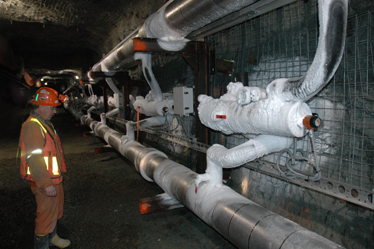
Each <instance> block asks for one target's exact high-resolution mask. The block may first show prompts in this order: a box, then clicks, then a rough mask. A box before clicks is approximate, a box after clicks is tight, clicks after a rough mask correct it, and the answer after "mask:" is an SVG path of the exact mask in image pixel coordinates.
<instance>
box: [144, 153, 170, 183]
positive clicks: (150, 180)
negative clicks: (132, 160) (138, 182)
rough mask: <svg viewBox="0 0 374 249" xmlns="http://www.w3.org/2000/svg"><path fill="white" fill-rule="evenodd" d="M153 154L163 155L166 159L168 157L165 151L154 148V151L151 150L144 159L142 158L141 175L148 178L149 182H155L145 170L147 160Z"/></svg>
mask: <svg viewBox="0 0 374 249" xmlns="http://www.w3.org/2000/svg"><path fill="white" fill-rule="evenodd" d="M153 155H159V156H162V157H165V158H166V159H167V158H168V157H167V155H165V153H163V152H161V151H159V150H154V151H151V152H149V153H147V155H145V156H144V157H143V158H142V160H140V162H139V172H140V174H141V176H142V177H143V178H144V179H146V180H147V181H149V182H154V181H153V179H152V178H150V177H149V176H148V175H147V173H146V172H145V169H146V162H147V161H148V159H149V157H150V156H153Z"/></svg>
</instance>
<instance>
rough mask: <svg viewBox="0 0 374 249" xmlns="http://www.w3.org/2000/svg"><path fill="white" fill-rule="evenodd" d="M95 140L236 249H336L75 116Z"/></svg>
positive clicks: (227, 190) (159, 155)
mask: <svg viewBox="0 0 374 249" xmlns="http://www.w3.org/2000/svg"><path fill="white" fill-rule="evenodd" d="M78 118H79V119H80V120H81V121H82V122H83V123H84V124H86V125H87V126H89V127H90V128H91V129H92V130H93V131H94V132H95V133H96V134H97V135H98V136H100V137H101V138H103V139H104V140H105V141H106V142H107V143H108V144H109V145H110V146H112V147H113V148H115V149H116V150H117V151H118V152H120V153H121V154H122V155H123V156H124V157H126V158H127V159H128V160H130V161H131V162H132V163H134V165H135V168H136V170H137V171H138V172H140V173H141V174H142V175H143V176H145V178H146V179H148V180H149V181H155V182H156V183H157V184H158V185H159V186H160V187H161V188H162V189H163V190H164V191H165V192H166V193H167V194H168V195H170V196H172V197H174V198H175V199H177V200H179V201H180V202H181V203H182V204H183V205H184V206H185V207H187V208H188V209H189V210H191V211H192V212H194V213H195V214H196V215H197V216H198V217H200V218H201V219H202V220H203V221H204V222H206V223H207V224H208V225H210V226H211V227H213V228H214V229H215V230H216V231H217V232H219V233H220V234H221V235H223V236H224V237H225V238H226V239H227V240H229V241H231V242H232V243H233V244H234V245H235V246H237V247H238V248H266V249H267V248H269V249H270V248H277V249H279V248H291V249H296V248H303V249H315V248H321V249H325V248H326V249H327V248H342V247H341V246H339V245H337V244H336V243H334V242H332V241H330V240H328V239H326V238H324V237H322V236H320V235H318V234H316V233H314V232H312V231H310V230H308V229H306V228H304V227H302V226H300V225H298V224H296V223H294V222H292V221H290V220H288V219H286V218H284V217H282V216H280V215H278V214H276V213H273V212H271V211H269V210H267V209H265V208H263V207H262V206H260V205H258V204H256V203H254V202H252V201H251V200H249V199H247V198H245V197H244V196H242V195H240V194H238V193H237V192H235V191H234V190H232V189H231V188H229V187H227V186H223V187H222V188H216V187H213V186H210V185H209V184H204V183H202V184H200V185H199V186H198V188H196V187H195V184H194V182H195V179H196V176H197V174H196V173H195V172H193V171H192V170H190V169H188V168H187V167H185V166H183V165H181V164H178V163H176V162H174V161H171V160H169V159H168V158H167V157H166V156H165V155H163V153H162V152H160V151H158V150H156V149H154V148H147V147H145V146H143V145H141V144H140V143H138V142H135V141H131V142H127V143H123V141H121V137H122V134H121V133H119V132H117V131H114V130H113V129H111V128H109V127H108V126H106V125H103V124H101V123H99V122H97V121H95V120H93V119H92V118H88V117H87V116H82V117H78Z"/></svg>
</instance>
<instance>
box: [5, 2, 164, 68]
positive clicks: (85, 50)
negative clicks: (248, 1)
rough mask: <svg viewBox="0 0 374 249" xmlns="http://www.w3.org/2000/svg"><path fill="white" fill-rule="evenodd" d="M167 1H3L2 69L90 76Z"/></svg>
mask: <svg viewBox="0 0 374 249" xmlns="http://www.w3.org/2000/svg"><path fill="white" fill-rule="evenodd" d="M166 2H167V1H166V0H126V1H124V0H106V1H102V0H79V1H78V0H0V64H1V66H2V67H5V68H10V69H12V70H16V71H17V70H20V68H22V65H24V68H25V69H26V71H32V70H36V69H39V70H40V69H48V70H61V69H67V68H70V69H82V70H83V71H87V70H88V69H89V67H91V66H93V65H94V64H95V63H96V62H97V61H98V60H99V59H100V58H101V57H102V55H103V54H105V53H108V52H109V51H110V50H111V49H112V48H113V47H114V46H116V45H117V44H118V43H119V42H120V41H121V40H122V39H123V38H124V37H126V35H128V34H130V33H131V32H132V31H134V30H135V29H136V28H138V27H139V26H140V25H142V24H143V22H144V21H145V19H146V18H147V17H148V16H149V15H150V14H152V13H153V12H156V11H157V10H158V9H159V8H160V7H161V6H162V5H163V4H164V3H166Z"/></svg>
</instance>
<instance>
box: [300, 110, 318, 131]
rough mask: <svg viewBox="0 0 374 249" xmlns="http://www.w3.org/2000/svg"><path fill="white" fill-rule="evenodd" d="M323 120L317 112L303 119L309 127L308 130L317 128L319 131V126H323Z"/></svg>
mask: <svg viewBox="0 0 374 249" xmlns="http://www.w3.org/2000/svg"><path fill="white" fill-rule="evenodd" d="M321 124H322V120H321V119H320V117H319V116H318V114H317V113H312V116H306V117H305V118H304V119H303V125H304V126H305V127H306V128H307V129H308V130H315V131H317V130H318V128H319V127H320V126H321Z"/></svg>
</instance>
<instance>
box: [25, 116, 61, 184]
mask: <svg viewBox="0 0 374 249" xmlns="http://www.w3.org/2000/svg"><path fill="white" fill-rule="evenodd" d="M30 122H34V123H36V124H38V126H39V128H40V129H39V130H38V129H34V130H32V132H40V133H41V134H42V135H43V137H44V141H45V142H44V147H43V148H33V151H26V150H25V141H24V134H23V133H24V128H25V126H26V125H28V124H30ZM34 126H35V124H34ZM37 135H38V134H37ZM20 148H21V166H20V174H21V177H22V178H23V179H26V180H28V181H30V182H32V183H35V181H34V179H33V177H32V172H31V173H30V167H33V165H28V160H27V159H28V158H30V157H32V156H36V155H39V156H40V155H43V157H44V160H41V161H40V162H38V164H43V165H42V166H40V165H38V166H35V167H40V168H42V171H44V172H45V171H48V173H49V176H50V180H49V179H48V180H47V181H51V182H52V184H53V185H57V184H60V183H61V182H62V175H61V172H66V164H65V159H64V154H63V151H62V146H61V141H60V138H59V137H58V135H57V134H56V131H55V129H54V128H53V125H52V124H51V126H49V125H47V124H46V123H45V121H44V120H42V119H41V118H39V117H38V116H36V115H32V114H31V115H30V116H29V118H28V119H27V120H26V121H25V122H24V123H23V125H22V129H21V137H20ZM39 171H40V170H39ZM42 174H43V172H42ZM44 175H47V173H46V172H45V173H44ZM44 181H45V180H44ZM36 185H38V184H37V183H36ZM40 185H41V187H43V188H44V187H47V186H45V185H46V184H40ZM47 185H48V184H47Z"/></svg>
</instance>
